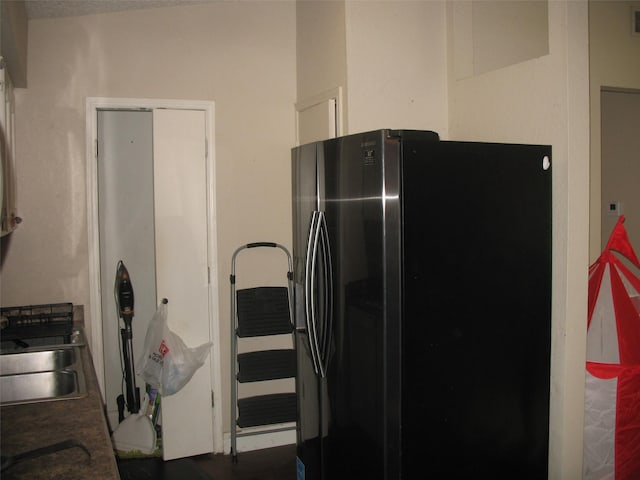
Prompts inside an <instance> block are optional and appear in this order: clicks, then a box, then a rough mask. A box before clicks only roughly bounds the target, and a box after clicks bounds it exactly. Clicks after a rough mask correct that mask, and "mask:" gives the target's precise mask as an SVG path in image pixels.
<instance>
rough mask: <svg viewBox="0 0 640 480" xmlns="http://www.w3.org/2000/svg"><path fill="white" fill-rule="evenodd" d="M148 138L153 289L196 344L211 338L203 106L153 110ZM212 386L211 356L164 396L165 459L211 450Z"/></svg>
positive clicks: (179, 331) (187, 338)
mask: <svg viewBox="0 0 640 480" xmlns="http://www.w3.org/2000/svg"><path fill="white" fill-rule="evenodd" d="M153 139H154V140H153V150H154V190H155V194H154V198H155V236H156V282H157V296H158V299H162V298H167V299H168V300H169V303H168V316H167V318H168V323H169V326H170V327H171V329H172V330H173V331H174V332H175V333H177V334H178V335H179V336H180V337H181V338H182V340H183V341H184V342H185V344H186V345H187V346H189V347H195V346H198V345H200V344H202V343H205V342H208V341H210V339H211V332H210V325H211V322H210V320H209V319H210V315H209V270H208V268H209V264H208V252H207V245H208V238H207V189H206V182H205V179H206V178H207V169H206V161H205V160H206V143H205V141H204V140H205V115H204V112H202V111H197V110H155V111H154V116H153ZM212 391H213V388H212V386H211V355H209V357H207V360H206V362H205V365H204V366H203V367H202V368H199V369H198V370H197V371H196V373H195V375H194V376H193V378H192V379H191V380H190V381H189V383H187V385H185V386H184V388H183V389H182V390H180V391H179V392H177V393H176V394H174V395H171V396H168V397H164V398H163V399H162V430H163V438H162V442H163V457H164V459H165V460H171V459H173V458H180V457H185V456H188V455H197V454H201V453H208V452H211V451H212V450H213V414H212V412H213V406H212ZM164 432H166V433H164Z"/></svg>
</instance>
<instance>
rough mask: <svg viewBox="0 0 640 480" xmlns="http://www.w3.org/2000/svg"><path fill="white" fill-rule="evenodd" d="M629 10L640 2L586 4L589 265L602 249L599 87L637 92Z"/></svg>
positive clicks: (639, 55)
mask: <svg viewBox="0 0 640 480" xmlns="http://www.w3.org/2000/svg"><path fill="white" fill-rule="evenodd" d="M632 7H636V8H640V1H637V0H636V1H633V2H631V1H600V0H599V1H594V0H590V1H589V30H590V44H589V61H590V64H589V69H590V72H589V75H590V80H591V85H590V95H591V114H590V115H591V117H590V118H591V196H590V205H591V207H590V217H589V220H590V222H591V223H590V225H591V226H590V234H589V240H590V245H589V259H590V261H591V262H594V261H595V260H596V259H597V258H598V256H599V255H600V253H601V251H602V247H603V245H601V235H602V232H601V230H602V227H601V212H602V205H601V195H602V191H601V185H600V183H601V180H600V171H601V168H602V165H601V163H602V158H601V148H602V145H601V128H602V126H601V123H600V122H601V118H600V117H601V112H600V91H601V89H602V87H614V88H627V89H636V90H638V89H640V60H639V59H640V36H633V35H631V9H632ZM627 226H628V225H627ZM604 228H607V226H604ZM636 228H637V226H636ZM604 236H605V237H608V234H607V233H604ZM636 248H638V247H636Z"/></svg>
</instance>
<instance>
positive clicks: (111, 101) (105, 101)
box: [85, 97, 224, 453]
mask: <svg viewBox="0 0 640 480" xmlns="http://www.w3.org/2000/svg"><path fill="white" fill-rule="evenodd" d="M162 108H166V109H174V110H203V111H204V112H205V117H206V137H207V212H208V213H207V215H208V219H207V220H208V222H209V228H208V235H209V238H208V245H207V248H208V253H209V271H210V283H209V312H210V329H211V330H210V335H211V341H212V342H213V348H212V351H211V385H212V388H213V404H214V408H213V425H212V429H213V452H214V453H221V452H223V449H224V440H223V424H222V405H223V403H222V383H221V377H222V374H221V371H222V367H221V361H220V319H219V311H218V308H217V305H218V303H219V302H218V298H219V286H218V275H217V272H218V264H219V263H218V256H217V252H218V247H217V232H216V221H217V216H216V198H215V197H216V196H215V179H216V169H215V146H214V139H215V137H214V132H215V123H214V122H215V114H214V112H215V105H214V103H213V102H209V101H199V100H166V99H143V98H140V99H138V98H108V97H87V99H86V103H85V126H86V128H85V132H86V133H85V145H86V152H85V156H86V175H87V179H86V181H87V231H88V232H87V233H88V251H89V303H90V305H89V309H90V312H91V338H90V339H88V341H89V342H90V347H91V353H92V357H93V363H94V367H95V370H96V375H97V377H98V384H99V386H100V391H101V394H102V400H103V402H104V401H105V393H104V392H105V385H104V383H105V379H104V375H105V372H104V351H103V338H102V309H101V305H102V298H101V295H100V236H99V227H98V214H97V212H98V188H97V185H98V179H97V165H96V142H97V138H98V134H97V112H98V110H118V109H122V110H140V109H148V110H154V109H162Z"/></svg>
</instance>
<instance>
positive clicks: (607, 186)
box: [600, 88, 640, 251]
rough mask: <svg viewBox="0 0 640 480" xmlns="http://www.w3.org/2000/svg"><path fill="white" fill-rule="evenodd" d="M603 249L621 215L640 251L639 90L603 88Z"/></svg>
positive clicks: (601, 96) (637, 249)
mask: <svg viewBox="0 0 640 480" xmlns="http://www.w3.org/2000/svg"><path fill="white" fill-rule="evenodd" d="M600 104H601V107H600V108H601V130H602V140H601V141H602V143H601V148H602V150H601V155H602V167H601V168H602V173H601V184H602V193H601V195H602V197H601V199H602V211H601V225H602V227H601V245H602V246H604V245H606V244H607V240H608V239H609V236H610V234H611V231H612V230H613V227H614V226H615V224H616V222H617V221H618V217H619V216H620V215H624V217H625V229H626V230H627V233H628V236H629V241H630V242H631V245H632V246H633V248H634V250H635V251H640V188H638V180H639V179H640V157H639V156H638V152H640V135H638V132H640V90H629V89H614V88H609V89H606V88H603V89H602V91H601V93H600Z"/></svg>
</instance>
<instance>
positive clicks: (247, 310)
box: [236, 287, 293, 338]
mask: <svg viewBox="0 0 640 480" xmlns="http://www.w3.org/2000/svg"><path fill="white" fill-rule="evenodd" d="M236 298H237V315H238V330H237V335H238V336H239V337H241V338H244V337H258V336H264V335H281V334H285V333H291V332H292V331H293V325H292V324H291V318H290V315H289V292H288V289H287V287H256V288H247V289H243V290H238V291H237V292H236Z"/></svg>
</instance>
